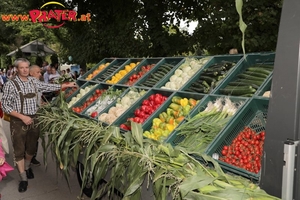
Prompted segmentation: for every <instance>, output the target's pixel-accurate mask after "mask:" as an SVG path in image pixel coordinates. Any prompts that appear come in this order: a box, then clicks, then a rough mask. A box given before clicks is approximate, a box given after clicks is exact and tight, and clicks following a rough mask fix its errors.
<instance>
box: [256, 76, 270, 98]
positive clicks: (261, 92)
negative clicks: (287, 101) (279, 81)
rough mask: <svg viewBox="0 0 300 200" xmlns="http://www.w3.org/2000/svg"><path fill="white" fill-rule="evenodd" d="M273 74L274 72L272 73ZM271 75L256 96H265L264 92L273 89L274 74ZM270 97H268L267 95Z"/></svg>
mask: <svg viewBox="0 0 300 200" xmlns="http://www.w3.org/2000/svg"><path fill="white" fill-rule="evenodd" d="M272 75H273V74H272ZM272 75H271V76H270V77H269V78H268V79H267V80H266V82H265V83H264V84H263V85H262V86H261V87H260V88H259V90H258V91H257V92H256V94H255V96H260V97H263V94H264V93H265V92H266V91H271V87H272V78H273V76H272ZM266 98H268V97H266Z"/></svg>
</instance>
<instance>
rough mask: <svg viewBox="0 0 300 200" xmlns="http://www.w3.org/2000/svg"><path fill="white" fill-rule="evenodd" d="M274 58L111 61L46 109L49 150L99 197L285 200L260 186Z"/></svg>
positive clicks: (258, 55)
mask: <svg viewBox="0 0 300 200" xmlns="http://www.w3.org/2000/svg"><path fill="white" fill-rule="evenodd" d="M274 59H275V54H274V53H256V54H246V55H239V54H237V55H216V56H199V57H174V58H173V57H166V58H128V59H125V58H114V59H103V60H102V61H100V62H99V63H98V64H97V65H96V66H94V67H93V68H92V69H90V70H89V71H88V72H87V73H86V74H84V75H83V76H82V77H81V78H79V79H78V80H77V84H78V85H79V86H80V87H79V89H78V90H77V91H74V92H73V93H72V94H70V95H69V96H68V97H67V98H65V101H66V102H64V100H63V97H62V98H57V99H56V100H55V101H54V102H53V104H52V106H46V107H44V109H42V110H41V112H40V116H41V123H42V124H43V131H44V134H45V136H46V137H47V138H48V140H47V141H48V142H47V145H45V149H47V148H50V149H51V150H52V152H53V153H54V154H55V157H56V158H57V163H58V166H59V167H60V169H61V170H62V172H64V174H65V175H66V177H68V176H67V175H68V171H69V170H70V169H71V168H72V167H77V169H78V174H79V180H80V183H81V184H82V188H83V192H84V193H85V194H88V195H91V196H92V199H94V198H95V197H99V196H103V195H113V193H115V194H114V195H116V196H118V197H120V198H125V197H126V198H127V199H166V198H170V199H171V198H173V199H201V198H206V199H208V198H210V199H216V198H219V199H251V198H254V199H259V198H262V199H277V198H276V197H272V196H270V195H268V194H266V193H265V192H264V191H263V190H261V189H260V188H259V187H258V185H257V184H258V183H259V181H260V172H261V160H262V151H263V144H264V139H265V127H266V120H267V110H268V103H269V99H268V97H265V96H263V95H264V94H265V92H267V91H270V89H271V83H272V73H273V66H274ZM53 105H55V106H53ZM78 162H79V164H78ZM224 172H225V173H224ZM93 191H94V192H93ZM142 191H143V192H142ZM145 191H147V192H145ZM114 199H115V198H114Z"/></svg>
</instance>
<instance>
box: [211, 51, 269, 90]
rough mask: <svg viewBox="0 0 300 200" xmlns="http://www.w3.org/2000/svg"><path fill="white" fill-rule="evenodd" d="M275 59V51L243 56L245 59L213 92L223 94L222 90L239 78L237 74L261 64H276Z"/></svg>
mask: <svg viewBox="0 0 300 200" xmlns="http://www.w3.org/2000/svg"><path fill="white" fill-rule="evenodd" d="M274 60H275V53H261V54H248V55H247V56H246V57H245V58H243V60H241V61H240V62H239V64H238V65H237V66H236V67H235V69H234V70H233V71H232V72H231V73H230V74H229V75H228V76H227V77H225V79H224V80H223V82H222V84H220V85H218V86H217V87H216V88H215V89H214V90H213V91H212V93H213V94H222V93H221V91H220V90H221V89H223V88H225V87H226V86H227V85H228V84H229V83H230V82H232V81H235V80H237V79H238V77H237V76H238V75H239V74H241V73H243V72H244V71H245V70H246V69H247V68H249V67H251V66H253V65H259V64H263V65H270V66H274ZM271 75H272V73H270V74H269V76H268V77H270V76H271ZM268 77H267V78H266V79H265V81H264V82H263V83H262V84H261V85H260V87H259V88H258V89H257V91H259V90H260V88H261V87H262V85H263V84H264V83H265V82H266V80H267V79H268ZM257 91H256V92H255V93H254V95H256V94H257Z"/></svg>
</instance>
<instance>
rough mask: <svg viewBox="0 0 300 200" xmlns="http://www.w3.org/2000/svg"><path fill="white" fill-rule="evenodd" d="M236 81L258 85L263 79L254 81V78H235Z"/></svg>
mask: <svg viewBox="0 0 300 200" xmlns="http://www.w3.org/2000/svg"><path fill="white" fill-rule="evenodd" d="M235 81H236V82H242V83H248V84H255V85H258V86H260V85H261V84H263V82H264V81H254V80H249V79H237V80H235Z"/></svg>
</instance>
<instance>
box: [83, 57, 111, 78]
mask: <svg viewBox="0 0 300 200" xmlns="http://www.w3.org/2000/svg"><path fill="white" fill-rule="evenodd" d="M105 63H110V64H109V65H108V66H107V67H110V66H112V65H115V64H116V59H114V58H104V59H103V60H101V61H100V62H99V63H98V64H97V65H95V66H94V67H92V68H91V69H90V70H89V71H87V72H86V73H85V74H83V75H82V76H81V77H80V78H78V80H86V78H87V77H88V75H89V74H92V73H93V72H94V71H95V70H96V69H97V68H98V67H99V66H100V65H101V64H105Z"/></svg>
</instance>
